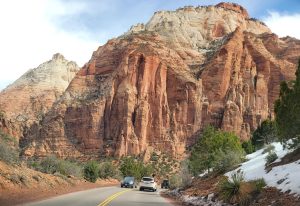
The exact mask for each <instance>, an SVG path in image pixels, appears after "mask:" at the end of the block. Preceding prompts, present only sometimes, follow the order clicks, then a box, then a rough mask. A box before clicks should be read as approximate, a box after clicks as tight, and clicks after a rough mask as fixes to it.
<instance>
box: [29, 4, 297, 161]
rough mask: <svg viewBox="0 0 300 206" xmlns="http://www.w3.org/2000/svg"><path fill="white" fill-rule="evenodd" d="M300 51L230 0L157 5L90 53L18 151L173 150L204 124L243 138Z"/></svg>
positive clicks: (267, 112)
mask: <svg viewBox="0 0 300 206" xmlns="http://www.w3.org/2000/svg"><path fill="white" fill-rule="evenodd" d="M299 55H300V42H299V41H298V40H296V39H292V38H282V39H280V38H278V37H277V36H276V35H275V34H272V33H271V31H270V30H269V29H268V28H267V27H266V26H265V25H264V24H263V23H262V22H259V21H257V20H253V19H249V16H248V13H247V11H246V10H245V9H243V8H242V7H240V6H238V5H235V4H219V5H217V6H215V7H214V6H209V7H196V8H195V7H185V8H183V9H178V10H176V11H164V12H157V13H155V15H154V16H153V17H152V18H151V20H150V21H149V22H148V23H147V24H146V25H143V24H138V25H136V26H134V27H132V29H131V30H130V31H129V32H127V33H126V34H124V35H123V36H120V37H118V38H116V39H112V40H110V41H108V42H107V43H106V44H105V45H104V46H101V47H99V48H98V50H97V51H95V52H94V53H93V56H92V59H91V60H90V61H89V62H88V63H87V64H86V65H85V66H84V67H83V68H82V69H81V70H80V71H79V72H78V74H77V75H76V76H75V78H74V79H73V80H72V82H71V83H70V85H69V87H68V88H67V90H66V92H65V93H64V94H63V96H62V97H61V98H60V99H59V101H57V102H56V103H55V105H54V106H53V107H52V108H51V110H50V111H49V112H48V113H47V114H46V115H45V117H44V118H43V120H42V121H41V124H35V125H33V126H32V127H31V130H30V131H29V132H28V133H27V134H26V144H25V145H26V147H25V148H24V155H27V156H32V155H37V156H45V155H47V154H49V153H54V154H57V155H59V156H62V157H66V156H73V157H82V158H89V157H98V156H99V155H113V156H118V157H120V156H122V155H128V154H143V153H145V152H149V151H152V150H161V151H163V152H165V153H170V154H172V155H174V156H177V157H179V156H180V155H181V154H183V153H184V151H185V148H186V147H187V146H189V145H190V144H192V143H193V142H194V140H195V136H196V134H197V132H199V130H201V128H203V126H205V125H207V124H214V125H216V126H218V127H220V128H222V129H224V130H227V131H233V132H235V133H236V134H238V135H239V136H240V137H241V138H242V139H247V138H249V135H250V132H251V131H253V130H254V129H255V128H256V127H257V125H258V124H259V123H260V122H261V121H262V120H263V119H266V118H268V117H269V116H271V115H272V108H273V103H274V100H275V99H276V98H277V97H278V93H279V83H280V81H282V80H286V79H287V80H291V79H293V78H294V73H295V68H296V60H297V58H298V56H299Z"/></svg>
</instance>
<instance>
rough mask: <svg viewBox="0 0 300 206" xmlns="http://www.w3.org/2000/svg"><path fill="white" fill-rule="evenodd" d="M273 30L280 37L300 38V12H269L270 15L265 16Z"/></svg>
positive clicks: (265, 20)
mask: <svg viewBox="0 0 300 206" xmlns="http://www.w3.org/2000/svg"><path fill="white" fill-rule="evenodd" d="M263 21H264V22H265V23H266V24H267V25H268V27H269V28H270V29H271V30H272V32H274V33H276V34H277V35H279V36H280V37H284V36H291V37H295V38H298V39H300V27H299V22H300V13H297V14H281V13H278V12H269V15H268V16H267V17H265V18H263Z"/></svg>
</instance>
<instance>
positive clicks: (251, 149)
mask: <svg viewBox="0 0 300 206" xmlns="http://www.w3.org/2000/svg"><path fill="white" fill-rule="evenodd" d="M242 147H243V149H244V151H245V152H246V153H247V154H251V153H253V152H255V147H254V146H253V144H252V142H251V141H246V142H243V143H242Z"/></svg>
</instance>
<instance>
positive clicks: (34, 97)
mask: <svg viewBox="0 0 300 206" xmlns="http://www.w3.org/2000/svg"><path fill="white" fill-rule="evenodd" d="M78 70H79V68H78V66H77V65H76V63H75V62H72V61H67V60H66V59H65V58H64V57H63V56H62V55H61V54H55V55H53V57H52V59H51V60H49V61H47V62H45V63H43V64H41V65H39V66H38V67H37V68H35V69H30V70H28V72H26V73H25V74H24V75H23V76H21V77H20V78H19V79H18V80H16V81H15V82H14V83H12V84H11V85H9V86H8V87H7V88H5V89H4V90H3V91H1V92H0V112H1V113H2V116H0V128H1V129H2V130H4V131H5V132H7V133H9V134H11V135H13V136H15V137H17V138H18V139H19V138H22V137H23V131H24V130H26V129H28V128H29V127H30V126H31V125H32V124H33V123H34V122H39V121H40V120H41V119H42V118H43V116H44V114H45V113H46V112H47V111H48V110H49V109H50V108H51V107H52V105H53V103H54V102H55V101H56V100H57V99H58V98H59V97H60V96H61V95H62V93H63V92H64V91H65V89H66V88H67V86H68V85H69V83H70V81H71V80H72V79H73V77H74V76H75V74H76V72H77V71H78Z"/></svg>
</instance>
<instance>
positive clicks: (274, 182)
mask: <svg viewBox="0 0 300 206" xmlns="http://www.w3.org/2000/svg"><path fill="white" fill-rule="evenodd" d="M272 145H273V146H274V147H275V149H274V152H275V153H276V154H277V156H278V159H277V160H276V161H275V162H279V161H280V160H281V158H283V157H284V156H285V155H286V154H287V153H289V152H291V150H288V149H284V147H283V145H282V144H281V143H278V142H276V143H272ZM263 151H264V149H261V150H258V151H256V152H254V153H252V154H249V155H247V156H246V158H247V159H248V161H246V162H244V163H243V164H242V165H241V166H240V167H238V168H237V169H235V170H233V171H230V172H228V173H226V174H225V175H226V176H228V177H231V175H232V174H234V173H236V172H238V171H242V172H243V173H244V177H245V180H247V181H249V180H255V179H259V178H264V180H265V181H266V184H267V185H268V186H270V187H276V188H278V189H279V190H281V191H282V192H290V193H294V194H295V195H297V196H300V160H297V161H295V162H292V163H289V164H286V165H279V166H276V167H273V168H272V170H271V171H270V172H269V173H267V172H266V171H265V164H266V156H267V155H268V153H265V154H263Z"/></svg>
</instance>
